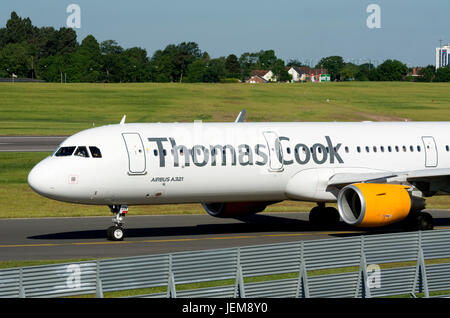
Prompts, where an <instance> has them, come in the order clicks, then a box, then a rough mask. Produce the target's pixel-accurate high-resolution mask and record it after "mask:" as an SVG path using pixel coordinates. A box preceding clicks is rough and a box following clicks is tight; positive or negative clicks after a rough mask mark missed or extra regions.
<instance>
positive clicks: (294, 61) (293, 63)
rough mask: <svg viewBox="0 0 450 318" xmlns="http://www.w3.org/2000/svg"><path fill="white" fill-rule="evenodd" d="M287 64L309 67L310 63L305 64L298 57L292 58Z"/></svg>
mask: <svg viewBox="0 0 450 318" xmlns="http://www.w3.org/2000/svg"><path fill="white" fill-rule="evenodd" d="M286 66H295V67H307V66H308V65H305V64H303V63H302V62H300V60H298V59H290V60H289V62H288V63H287V64H286Z"/></svg>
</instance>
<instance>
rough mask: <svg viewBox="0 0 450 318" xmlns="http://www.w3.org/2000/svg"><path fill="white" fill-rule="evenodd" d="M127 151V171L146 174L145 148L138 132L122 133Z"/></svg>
mask: <svg viewBox="0 0 450 318" xmlns="http://www.w3.org/2000/svg"><path fill="white" fill-rule="evenodd" d="M122 137H123V140H124V142H125V146H126V148H127V153H128V173H129V174H146V173H147V172H146V163H145V149H144V144H143V143H142V139H141V136H140V135H139V134H138V133H123V134H122Z"/></svg>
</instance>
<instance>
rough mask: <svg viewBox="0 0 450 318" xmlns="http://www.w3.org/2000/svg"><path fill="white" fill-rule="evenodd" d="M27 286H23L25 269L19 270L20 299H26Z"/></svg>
mask: <svg viewBox="0 0 450 318" xmlns="http://www.w3.org/2000/svg"><path fill="white" fill-rule="evenodd" d="M26 297H27V296H26V295H25V286H23V268H22V267H21V268H20V269H19V298H26Z"/></svg>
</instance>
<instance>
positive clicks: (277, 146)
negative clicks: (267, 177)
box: [263, 131, 283, 172]
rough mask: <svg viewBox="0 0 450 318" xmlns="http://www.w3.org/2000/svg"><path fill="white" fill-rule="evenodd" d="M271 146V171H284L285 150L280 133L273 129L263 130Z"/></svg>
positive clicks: (269, 146) (268, 144)
mask: <svg viewBox="0 0 450 318" xmlns="http://www.w3.org/2000/svg"><path fill="white" fill-rule="evenodd" d="M263 135H264V138H265V139H266V142H267V146H268V148H269V171H273V172H281V171H283V150H282V149H281V142H280V140H279V139H278V135H277V134H276V133H275V132H273V131H265V132H263Z"/></svg>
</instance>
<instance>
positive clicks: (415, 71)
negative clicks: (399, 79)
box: [407, 67, 423, 77]
mask: <svg viewBox="0 0 450 318" xmlns="http://www.w3.org/2000/svg"><path fill="white" fill-rule="evenodd" d="M422 70H423V67H413V68H412V69H410V70H409V72H408V75H407V76H412V77H420V76H421V75H420V72H421V71H422Z"/></svg>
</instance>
